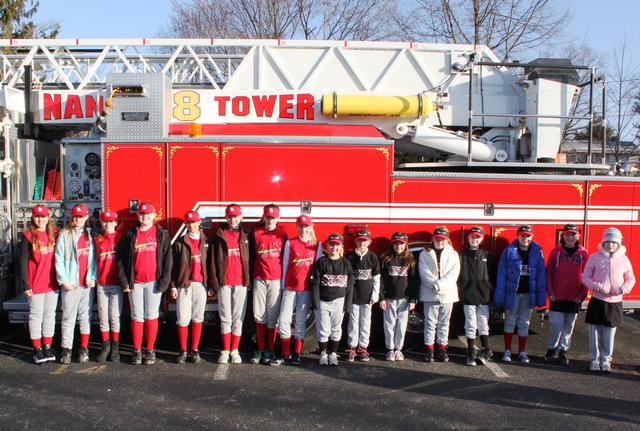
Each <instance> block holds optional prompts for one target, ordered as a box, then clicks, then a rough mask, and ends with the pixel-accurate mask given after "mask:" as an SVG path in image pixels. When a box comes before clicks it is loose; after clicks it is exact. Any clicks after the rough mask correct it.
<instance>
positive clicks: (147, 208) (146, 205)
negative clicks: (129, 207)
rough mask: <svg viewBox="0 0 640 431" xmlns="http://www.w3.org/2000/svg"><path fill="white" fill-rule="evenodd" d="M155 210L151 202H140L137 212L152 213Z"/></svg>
mask: <svg viewBox="0 0 640 431" xmlns="http://www.w3.org/2000/svg"><path fill="white" fill-rule="evenodd" d="M155 212H156V207H155V206H153V204H152V203H151V202H142V203H141V204H140V206H139V207H138V214H153V213H155Z"/></svg>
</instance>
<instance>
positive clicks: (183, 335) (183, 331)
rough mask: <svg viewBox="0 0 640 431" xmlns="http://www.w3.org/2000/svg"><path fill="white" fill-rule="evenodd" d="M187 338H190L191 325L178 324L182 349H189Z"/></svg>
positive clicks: (179, 341)
mask: <svg viewBox="0 0 640 431" xmlns="http://www.w3.org/2000/svg"><path fill="white" fill-rule="evenodd" d="M187 338H189V327H188V326H179V325H178V343H179V344H180V350H187Z"/></svg>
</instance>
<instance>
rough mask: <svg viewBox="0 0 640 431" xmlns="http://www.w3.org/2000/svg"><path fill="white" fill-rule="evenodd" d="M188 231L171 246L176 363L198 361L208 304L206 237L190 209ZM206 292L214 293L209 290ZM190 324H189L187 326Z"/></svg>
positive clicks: (187, 222) (195, 214)
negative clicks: (189, 345)
mask: <svg viewBox="0 0 640 431" xmlns="http://www.w3.org/2000/svg"><path fill="white" fill-rule="evenodd" d="M184 223H185V225H186V226H187V233H186V234H185V235H183V236H181V237H180V238H178V239H177V240H176V242H175V244H174V245H173V276H172V280H171V297H172V298H173V299H175V300H176V310H177V312H176V314H177V322H176V324H177V326H178V340H179V342H180V354H179V355H178V359H177V360H176V362H177V363H178V364H184V363H186V362H187V360H189V361H191V362H193V363H194V364H199V363H200V362H201V361H202V359H201V358H200V351H199V350H198V347H199V345H200V335H201V334H202V322H203V321H204V309H205V307H206V305H207V292H208V289H207V286H208V274H207V259H206V256H207V248H208V246H209V243H208V240H207V236H206V235H205V234H204V232H202V231H201V230H200V214H198V213H197V212H195V211H189V212H188V213H187V214H186V215H185V216H184ZM208 293H210V294H213V291H212V290H210V291H209V292H208ZM189 324H191V325H189ZM189 326H191V352H189V353H187V338H188V336H189Z"/></svg>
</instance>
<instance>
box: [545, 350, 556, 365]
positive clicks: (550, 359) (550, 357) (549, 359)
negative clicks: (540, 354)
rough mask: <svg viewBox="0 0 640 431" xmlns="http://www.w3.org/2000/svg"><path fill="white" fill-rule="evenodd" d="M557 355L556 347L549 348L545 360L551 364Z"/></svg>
mask: <svg viewBox="0 0 640 431" xmlns="http://www.w3.org/2000/svg"><path fill="white" fill-rule="evenodd" d="M555 356H556V349H547V354H546V355H544V362H545V363H546V364H550V363H552V362H553V358H555Z"/></svg>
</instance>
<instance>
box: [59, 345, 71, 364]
mask: <svg viewBox="0 0 640 431" xmlns="http://www.w3.org/2000/svg"><path fill="white" fill-rule="evenodd" d="M60 363H61V364H64V365H69V364H70V363H71V349H62V353H61V354H60Z"/></svg>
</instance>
